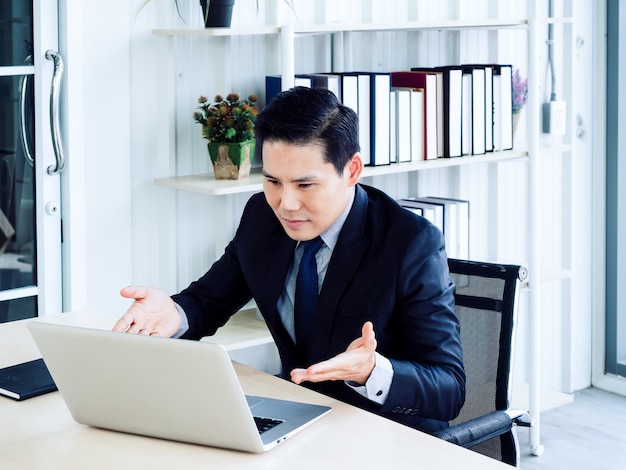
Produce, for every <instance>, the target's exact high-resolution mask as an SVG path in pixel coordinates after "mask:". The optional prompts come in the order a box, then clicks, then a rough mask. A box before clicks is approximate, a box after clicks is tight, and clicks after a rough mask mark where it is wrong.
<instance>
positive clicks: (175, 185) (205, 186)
mask: <svg viewBox="0 0 626 470" xmlns="http://www.w3.org/2000/svg"><path fill="white" fill-rule="evenodd" d="M522 158H528V153H527V152H526V151H517V150H508V151H504V152H493V153H488V154H485V155H471V156H466V157H459V158H439V159H437V160H428V161H426V160H423V161H419V162H407V163H393V164H391V165H383V166H375V167H373V166H366V167H365V168H364V171H363V175H362V177H364V178H365V177H368V176H382V175H392V174H397V173H407V172H413V171H424V170H434V169H438V168H448V167H453V166H463V165H475V164H477V163H494V162H503V161H509V160H516V159H522ZM154 182H155V184H156V185H157V186H163V187H166V188H171V189H178V190H181V191H190V192H194V193H201V194H209V195H212V196H224V195H227V194H240V193H249V192H255V191H261V190H262V189H263V175H262V174H261V171H260V169H259V168H255V169H254V170H253V171H252V173H251V174H250V176H249V177H247V178H243V179H239V180H216V179H215V178H214V177H213V175H212V174H210V173H205V174H199V175H188V176H174V177H169V178H157V179H155V180H154Z"/></svg>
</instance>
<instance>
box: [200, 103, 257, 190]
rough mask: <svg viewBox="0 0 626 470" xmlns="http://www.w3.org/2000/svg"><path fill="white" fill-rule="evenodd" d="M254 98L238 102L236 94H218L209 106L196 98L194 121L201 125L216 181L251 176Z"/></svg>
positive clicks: (254, 112) (255, 108)
mask: <svg viewBox="0 0 626 470" xmlns="http://www.w3.org/2000/svg"><path fill="white" fill-rule="evenodd" d="M256 102H257V96H256V95H250V96H249V97H248V98H247V99H241V98H240V97H239V95H238V94H237V93H231V94H229V95H228V96H227V97H226V98H224V97H222V96H221V95H217V96H216V97H215V98H214V101H213V102H212V103H210V102H209V100H208V99H207V98H206V96H200V98H198V103H199V104H200V106H198V109H199V110H200V111H196V112H194V114H193V118H194V121H195V122H197V123H198V124H201V125H202V136H203V137H204V138H205V139H207V140H208V141H209V143H208V144H207V147H208V150H209V155H210V157H211V162H212V163H213V171H214V173H215V178H216V179H239V178H243V177H246V176H248V175H249V174H250V168H251V167H252V159H253V158H254V148H255V143H256V142H255V139H254V120H255V119H256V116H257V114H258V112H259V111H258V108H257V107H256Z"/></svg>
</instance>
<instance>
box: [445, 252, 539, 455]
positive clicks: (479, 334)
mask: <svg viewBox="0 0 626 470" xmlns="http://www.w3.org/2000/svg"><path fill="white" fill-rule="evenodd" d="M448 265H449V267H450V275H451V277H452V280H453V281H454V283H455V284H456V294H455V302H456V311H457V315H458V317H459V321H460V324H461V342H462V345H463V360H464V364H465V374H466V377H467V390H466V399H465V404H464V406H463V409H462V410H461V413H460V414H459V416H458V417H457V418H456V419H455V420H454V421H452V422H451V423H450V424H451V426H452V427H451V428H449V430H448V431H444V433H443V435H441V436H439V437H442V438H444V439H446V440H449V441H452V442H455V443H457V444H459V445H463V446H464V447H468V448H470V449H472V450H474V451H476V452H480V453H481V454H484V455H487V456H490V457H492V458H494V459H497V460H500V461H503V462H507V463H509V464H512V465H517V463H518V462H519V451H518V446H517V439H516V437H515V435H514V431H513V429H512V426H513V424H518V423H515V421H514V420H513V419H512V417H511V416H509V415H508V414H506V413H505V412H506V411H507V410H508V408H509V390H510V383H511V379H510V377H511V360H512V352H513V341H514V330H515V328H514V326H515V316H516V315H515V313H516V306H517V296H518V292H519V285H520V281H522V280H523V279H525V277H526V269H525V268H523V267H521V266H515V265H502V264H493V263H481V262H476V261H466V260H457V259H450V260H449V261H448ZM472 420H474V421H472ZM527 421H530V420H529V419H528V420H527ZM498 422H500V423H502V422H504V424H503V425H499V424H497V423H498ZM476 426H478V428H476ZM490 428H491V429H490ZM455 432H459V433H460V435H463V434H465V436H466V437H467V436H470V438H469V439H467V440H465V441H458V440H457V437H455Z"/></svg>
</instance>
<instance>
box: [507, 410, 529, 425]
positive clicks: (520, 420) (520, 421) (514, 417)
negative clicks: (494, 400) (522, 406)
mask: <svg viewBox="0 0 626 470" xmlns="http://www.w3.org/2000/svg"><path fill="white" fill-rule="evenodd" d="M505 413H506V414H507V415H509V418H511V421H513V424H515V425H517V426H522V427H525V428H529V427H531V426H534V424H535V420H534V419H533V418H532V417H531V416H530V414H528V412H526V411H523V410H506V411H505Z"/></svg>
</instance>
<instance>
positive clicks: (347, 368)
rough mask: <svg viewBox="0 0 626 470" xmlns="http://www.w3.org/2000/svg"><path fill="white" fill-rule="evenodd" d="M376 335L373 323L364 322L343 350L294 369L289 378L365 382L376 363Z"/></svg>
mask: <svg viewBox="0 0 626 470" xmlns="http://www.w3.org/2000/svg"><path fill="white" fill-rule="evenodd" d="M375 351H376V337H375V335H374V325H372V322H369V321H368V322H366V323H365V324H364V325H363V329H362V331H361V337H360V338H357V339H355V340H354V341H352V343H350V346H348V349H346V352H343V353H341V354H339V355H337V356H335V357H333V358H332V359H329V360H327V361H323V362H318V363H317V364H313V365H312V366H310V367H309V368H308V369H294V370H292V371H291V380H292V381H293V382H294V383H297V384H300V383H302V382H323V381H326V380H350V381H352V382H356V383H358V384H361V385H363V384H365V382H367V379H368V378H369V376H370V375H371V373H372V370H374V366H375V365H376V356H375V354H374V353H375Z"/></svg>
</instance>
